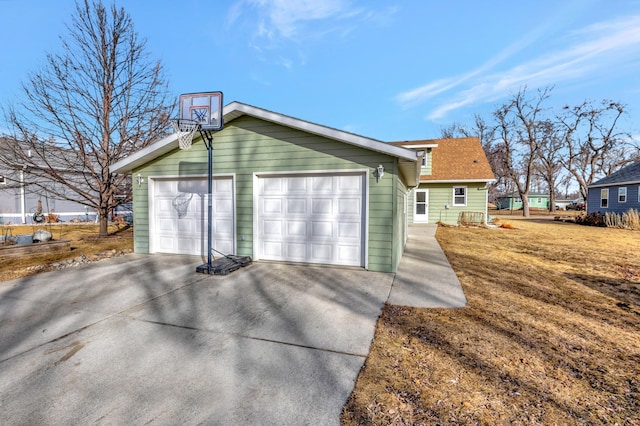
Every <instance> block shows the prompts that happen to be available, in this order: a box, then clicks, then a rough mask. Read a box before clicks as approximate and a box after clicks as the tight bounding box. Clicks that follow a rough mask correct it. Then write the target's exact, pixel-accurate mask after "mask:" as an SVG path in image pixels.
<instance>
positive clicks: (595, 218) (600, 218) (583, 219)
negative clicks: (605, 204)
mask: <svg viewBox="0 0 640 426" xmlns="http://www.w3.org/2000/svg"><path fill="white" fill-rule="evenodd" d="M576 223H578V224H580V225H587V226H607V225H606V224H605V217H604V215H603V214H602V213H600V212H593V213H589V214H580V215H578V216H577V217H576Z"/></svg>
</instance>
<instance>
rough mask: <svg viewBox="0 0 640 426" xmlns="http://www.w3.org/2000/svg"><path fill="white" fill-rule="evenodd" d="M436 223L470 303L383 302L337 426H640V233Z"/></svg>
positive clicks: (546, 224) (538, 223) (557, 225)
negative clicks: (408, 304)
mask: <svg viewBox="0 0 640 426" xmlns="http://www.w3.org/2000/svg"><path fill="white" fill-rule="evenodd" d="M506 221H507V222H509V223H510V224H511V225H512V227H513V229H469V228H443V227H441V228H439V229H438V231H437V238H438V241H439V242H440V244H441V246H442V248H443V250H444V251H445V253H446V255H447V257H448V259H449V261H450V262H451V265H452V266H453V268H454V270H455V271H456V273H457V275H458V277H459V279H460V281H461V283H462V286H463V288H464V292H465V294H466V296H467V299H468V305H467V307H465V308H460V309H414V308H406V307H399V306H389V305H387V306H385V308H384V310H383V312H382V315H381V317H380V319H379V321H378V325H377V331H376V335H375V339H374V341H373V344H372V347H371V353H370V354H369V357H368V358H367V361H366V363H365V367H364V368H363V370H362V371H361V373H360V376H359V378H358V380H357V383H356V387H355V390H354V391H353V393H352V395H351V397H350V399H349V401H348V402H347V404H346V405H345V407H344V410H343V418H342V422H343V424H345V425H356V424H380V425H383V424H384V425H389V424H394V425H402V424H411V425H414V424H416V425H417V424H429V425H432V424H492V425H493V424H498V425H507V424H508V425H513V424H516V425H517V424H521V425H525V424H526V425H531V424H539V425H571V424H612V425H613V424H620V425H639V424H640V420H639V418H640V414H639V413H640V391H639V387H640V232H638V231H625V230H619V229H608V228H593V227H583V226H580V225H575V224H571V223H562V222H554V221H551V220H548V219H537V220H536V219H534V220H531V219H529V220H524V219H521V218H518V217H515V216H513V217H509V218H508V219H506Z"/></svg>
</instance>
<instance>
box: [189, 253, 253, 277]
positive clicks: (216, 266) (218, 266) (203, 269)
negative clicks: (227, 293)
mask: <svg viewBox="0 0 640 426" xmlns="http://www.w3.org/2000/svg"><path fill="white" fill-rule="evenodd" d="M250 263H251V257H249V256H225V257H221V258H219V259H216V260H214V261H213V262H211V268H209V265H208V264H207V263H203V264H202V265H200V266H198V267H197V268H196V272H198V273H200V274H209V275H227V274H229V273H231V272H233V271H237V270H238V269H240V268H242V267H244V266H247V265H248V264H250Z"/></svg>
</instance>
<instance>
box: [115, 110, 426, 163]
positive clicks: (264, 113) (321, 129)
mask: <svg viewBox="0 0 640 426" xmlns="http://www.w3.org/2000/svg"><path fill="white" fill-rule="evenodd" d="M222 114H223V119H224V123H225V125H227V124H229V123H231V122H232V121H233V120H235V119H237V118H240V117H242V116H245V115H246V116H251V117H255V118H259V119H262V120H265V121H270V122H272V123H276V124H280V125H282V126H287V127H290V128H293V129H297V130H301V131H304V132H307V133H312V134H316V135H319V136H323V137H326V138H329V139H333V140H336V141H339V142H343V143H347V144H350V145H354V146H357V147H361V148H366V149H370V150H372V151H377V152H381V153H383V154H387V155H390V156H392V157H396V158H399V159H400V160H401V161H405V162H413V163H416V162H418V161H419V160H420V159H421V158H422V157H421V156H419V153H417V152H416V151H413V150H411V149H406V148H403V147H400V146H393V145H390V144H387V143H384V142H381V141H379V140H376V139H371V138H367V137H364V136H360V135H356V134H354V133H349V132H345V131H342V130H338V129H334V128H331V127H327V126H322V125H320V124H315V123H312V122H310V121H305V120H300V119H298V118H294V117H290V116H288V115H284V114H279V113H276V112H273V111H269V110H266V109H262V108H258V107H254V106H251V105H247V104H243V103H240V102H237V101H234V102H231V103H230V104H228V105H225V106H224V109H223V111H222ZM177 148H178V138H177V136H176V134H175V133H173V134H171V135H169V136H167V137H165V138H163V139H160V140H159V141H157V142H154V143H153V144H151V145H149V146H147V147H145V148H143V149H141V150H140V151H137V152H135V153H134V154H132V155H130V156H128V157H127V158H124V159H122V160H120V161H118V162H116V163H114V164H112V165H111V167H110V171H111V172H112V173H127V172H130V171H132V170H133V169H135V168H136V167H140V166H142V165H144V164H146V163H148V162H149V161H151V160H154V159H156V158H158V157H160V156H162V155H164V154H166V153H168V152H171V151H173V150H175V149H177Z"/></svg>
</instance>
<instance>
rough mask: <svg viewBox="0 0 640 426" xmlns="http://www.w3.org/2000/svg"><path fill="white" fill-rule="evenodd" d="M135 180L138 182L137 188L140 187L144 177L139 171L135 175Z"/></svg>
mask: <svg viewBox="0 0 640 426" xmlns="http://www.w3.org/2000/svg"><path fill="white" fill-rule="evenodd" d="M136 182H138V188H140V187H141V186H142V183H143V182H144V178H143V177H142V175H141V174H140V173H138V176H136Z"/></svg>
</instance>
